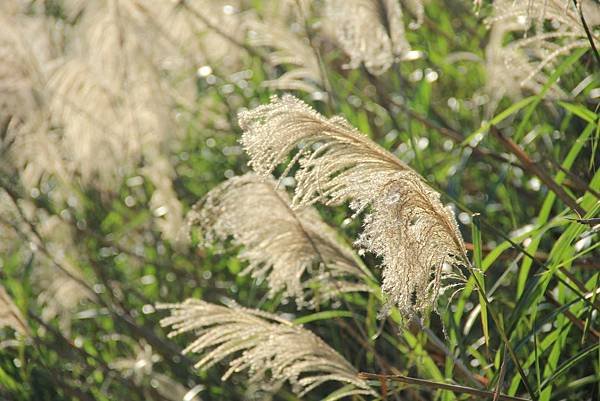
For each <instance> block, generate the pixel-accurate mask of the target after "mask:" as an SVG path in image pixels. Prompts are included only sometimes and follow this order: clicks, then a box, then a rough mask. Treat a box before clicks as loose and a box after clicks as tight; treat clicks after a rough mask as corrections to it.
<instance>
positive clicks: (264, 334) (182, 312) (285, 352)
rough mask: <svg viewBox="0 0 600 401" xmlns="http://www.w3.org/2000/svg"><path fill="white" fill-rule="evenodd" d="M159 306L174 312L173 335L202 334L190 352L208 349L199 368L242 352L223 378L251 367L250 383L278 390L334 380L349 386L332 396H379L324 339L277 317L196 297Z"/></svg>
mask: <svg viewBox="0 0 600 401" xmlns="http://www.w3.org/2000/svg"><path fill="white" fill-rule="evenodd" d="M158 307H159V308H162V309H170V310H171V316H170V317H167V318H164V319H162V320H161V325H162V326H170V327H171V328H172V329H173V331H172V332H171V333H170V334H169V336H170V337H173V336H176V335H178V334H182V333H186V332H193V333H195V334H196V336H197V338H196V340H194V341H193V342H192V343H191V344H190V345H189V346H188V347H187V348H186V349H185V350H184V352H185V353H188V352H193V353H202V358H201V359H200V361H198V363H196V367H201V368H203V369H208V368H210V367H211V366H213V365H214V364H216V363H218V362H220V361H222V360H224V359H227V358H228V357H231V356H234V355H237V357H235V359H233V360H231V361H230V362H229V369H228V370H227V371H226V372H225V374H224V375H223V377H222V379H223V380H226V379H228V378H229V377H230V376H231V375H232V374H234V373H237V372H242V371H246V370H247V371H248V373H249V376H250V383H252V384H262V385H263V386H264V387H265V390H270V389H271V390H273V389H277V388H279V386H280V385H281V384H283V383H284V382H289V383H290V384H291V385H292V389H293V390H294V392H296V393H297V394H298V396H299V397H302V396H303V395H305V394H306V393H308V392H310V391H311V390H313V389H315V388H316V387H318V386H320V385H322V384H323V383H326V382H331V381H333V382H339V383H342V384H343V385H345V388H346V390H345V391H343V392H342V393H337V396H336V397H334V398H331V400H335V399H340V398H342V397H347V396H350V395H357V394H362V395H366V394H369V395H375V392H374V391H373V390H372V389H370V387H369V386H368V385H367V384H366V382H365V381H363V380H361V379H359V378H358V377H357V374H358V372H357V371H356V370H355V369H354V367H353V366H352V365H351V364H350V363H349V362H348V361H346V359H344V358H343V357H342V356H341V355H340V354H338V353H337V352H336V351H335V350H334V349H332V348H331V347H329V346H328V345H327V344H326V343H325V342H323V340H321V339H320V338H319V337H317V336H316V335H314V334H313V333H311V332H310V331H308V330H306V329H304V328H302V327H300V326H297V325H294V324H293V323H291V322H289V321H287V320H284V319H282V318H280V317H278V316H277V315H273V314H270V313H266V312H262V311H259V310H255V309H247V308H242V307H239V306H232V307H225V306H219V305H214V304H210V303H208V302H204V301H201V300H193V299H189V300H187V301H185V302H184V303H182V304H170V305H159V306H158Z"/></svg>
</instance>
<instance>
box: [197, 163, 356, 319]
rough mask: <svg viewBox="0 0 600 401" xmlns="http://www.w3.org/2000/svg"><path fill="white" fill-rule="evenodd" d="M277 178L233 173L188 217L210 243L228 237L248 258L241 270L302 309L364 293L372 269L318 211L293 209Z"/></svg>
mask: <svg viewBox="0 0 600 401" xmlns="http://www.w3.org/2000/svg"><path fill="white" fill-rule="evenodd" d="M275 186H276V183H275V181H273V180H271V179H268V180H264V179H263V178H262V177H258V176H256V175H255V174H246V175H244V176H241V177H234V178H231V179H229V180H228V181H226V182H225V183H223V184H221V185H219V186H218V187H216V188H214V189H213V190H212V191H211V192H210V193H209V194H208V195H207V196H206V197H205V198H204V199H203V200H202V201H200V202H199V203H198V204H197V205H196V206H195V208H194V210H193V211H192V212H191V213H190V215H189V217H188V218H189V222H190V224H194V223H199V226H200V228H201V230H202V231H203V235H204V239H205V241H207V242H213V241H215V240H218V241H225V240H226V239H228V238H229V237H231V238H233V241H234V243H235V244H237V245H241V246H242V247H243V250H242V252H241V254H240V255H239V256H240V258H241V259H243V260H246V261H248V262H249V265H248V267H247V268H246V269H245V270H244V271H243V272H242V273H249V274H251V275H252V277H255V278H257V279H259V280H266V281H267V283H268V286H269V293H270V295H271V296H274V295H276V294H278V293H280V292H283V294H284V295H285V296H287V297H294V298H295V299H296V303H297V304H298V306H299V307H302V306H313V307H314V306H316V305H318V304H319V303H321V302H323V301H327V300H329V299H331V298H333V297H335V296H336V295H338V294H340V293H343V292H351V291H366V290H367V288H368V287H367V286H366V284H365V279H366V278H367V275H368V272H364V271H363V270H361V268H360V267H359V266H358V264H357V262H356V259H355V257H354V254H353V252H352V250H351V249H350V248H348V247H346V246H344V245H342V244H341V243H340V242H339V241H338V239H337V238H336V233H335V231H334V230H332V229H331V228H330V227H329V226H327V224H325V223H324V222H323V221H322V220H321V218H320V216H319V214H318V212H317V211H316V210H314V209H313V208H310V207H307V208H303V209H300V210H292V209H291V208H290V206H289V201H290V199H289V197H288V195H287V193H286V192H285V191H283V190H277V189H275Z"/></svg>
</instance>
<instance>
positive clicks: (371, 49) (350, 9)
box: [326, 0, 410, 75]
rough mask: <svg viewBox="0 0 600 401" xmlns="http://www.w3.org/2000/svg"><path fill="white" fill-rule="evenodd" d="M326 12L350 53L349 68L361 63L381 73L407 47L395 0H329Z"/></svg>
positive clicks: (330, 22)
mask: <svg viewBox="0 0 600 401" xmlns="http://www.w3.org/2000/svg"><path fill="white" fill-rule="evenodd" d="M326 15H327V20H328V22H329V24H331V26H332V27H334V31H335V34H336V37H337V40H338V42H339V43H340V46H341V47H342V49H343V50H344V52H346V54H348V56H349V57H350V63H349V64H348V68H357V67H358V66H360V64H361V63H364V65H365V67H366V68H367V70H369V72H370V73H372V74H376V75H378V74H382V73H384V72H385V71H387V70H388V69H389V68H390V66H391V65H392V64H393V63H394V62H395V61H396V59H399V58H401V57H402V56H403V55H404V54H405V53H406V52H407V51H409V50H410V45H409V44H408V41H407V40H406V38H405V33H404V22H403V21H402V8H401V7H400V3H399V2H398V0H328V1H327V3H326Z"/></svg>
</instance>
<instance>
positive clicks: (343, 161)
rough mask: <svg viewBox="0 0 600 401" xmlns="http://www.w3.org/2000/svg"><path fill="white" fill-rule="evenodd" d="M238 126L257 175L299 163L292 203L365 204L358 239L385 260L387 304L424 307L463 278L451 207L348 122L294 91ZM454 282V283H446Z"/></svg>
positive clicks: (406, 309) (413, 311)
mask: <svg viewBox="0 0 600 401" xmlns="http://www.w3.org/2000/svg"><path fill="white" fill-rule="evenodd" d="M239 124H240V126H241V128H242V129H243V131H244V134H243V137H242V144H243V146H244V148H245V150H246V152H247V153H248V155H249V156H250V162H249V164H250V165H251V166H252V168H253V169H254V170H255V171H256V172H257V173H259V174H261V175H269V174H270V173H271V172H272V171H273V170H274V169H275V167H277V166H278V165H280V164H285V163H286V162H288V155H290V154H291V153H292V152H293V150H294V149H295V148H299V150H298V152H297V153H296V155H295V156H294V157H293V159H292V160H291V162H289V163H288V168H287V170H286V172H284V174H283V175H284V176H285V175H287V173H288V172H289V171H290V169H291V168H292V167H294V166H295V165H298V166H299V168H298V170H297V172H296V173H295V178H296V181H297V185H296V188H295V196H294V198H293V202H292V203H293V205H294V207H305V206H309V205H311V204H314V203H316V202H322V203H324V204H326V205H339V204H341V203H343V202H344V201H346V200H351V201H352V202H351V204H350V206H351V207H352V208H353V209H354V210H355V212H356V214H359V213H361V212H362V211H363V210H365V209H367V208H370V210H371V212H370V214H369V215H367V216H366V217H365V220H364V231H363V233H362V235H361V237H360V238H359V240H358V241H357V242H358V244H359V245H361V246H362V247H363V248H364V249H366V250H368V251H370V252H372V253H374V254H376V255H378V256H380V257H381V258H382V260H383V286H382V287H383V290H384V292H385V293H386V294H387V296H388V298H389V302H388V305H394V304H395V305H397V306H398V308H399V309H400V311H401V312H402V313H403V314H404V315H406V316H413V315H417V314H424V313H427V312H428V311H429V310H431V309H432V308H434V307H435V303H436V300H437V297H438V294H439V292H440V291H441V290H442V289H443V288H444V287H445V286H446V285H454V284H456V282H455V281H454V280H455V279H461V278H462V277H461V276H462V274H461V272H460V269H458V268H454V269H447V268H445V266H446V265H460V264H463V265H466V264H468V259H467V256H466V250H465V247H464V243H463V240H462V237H461V234H460V231H459V229H458V226H457V224H456V221H455V218H454V214H453V212H452V210H451V209H449V208H446V207H444V206H443V205H442V203H441V202H440V199H439V198H440V195H439V194H438V193H437V192H435V191H434V190H432V189H431V188H430V187H429V186H428V185H427V184H426V183H425V182H424V181H423V179H422V177H420V176H419V175H418V174H417V173H416V172H415V171H413V170H412V169H411V168H410V167H409V166H408V165H406V164H405V163H403V162H402V161H400V160H398V159H397V158H396V157H395V156H394V155H392V154H391V153H389V152H388V151H386V150H385V149H383V148H381V147H380V146H378V145H377V144H375V143H374V142H372V141H371V140H370V139H369V138H367V137H366V136H364V135H363V134H361V133H360V132H359V131H357V130H356V129H355V128H353V127H352V126H350V125H349V124H348V122H347V121H346V120H344V119H343V118H341V117H333V118H331V119H327V118H325V117H323V116H322V115H320V114H319V113H317V112H316V111H315V110H313V109H312V108H311V107H309V106H308V105H306V104H305V103H303V102H302V101H300V100H298V99H296V98H294V97H293V96H290V95H286V96H284V97H282V98H278V97H274V98H272V101H271V103H270V104H267V105H262V106H259V107H257V108H255V109H254V110H250V111H245V112H242V113H241V114H240V115H239ZM449 280H452V281H453V283H450V282H449Z"/></svg>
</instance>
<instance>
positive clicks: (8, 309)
mask: <svg viewBox="0 0 600 401" xmlns="http://www.w3.org/2000/svg"><path fill="white" fill-rule="evenodd" d="M3 326H8V327H12V328H13V329H14V330H15V331H16V332H18V333H20V334H22V335H28V334H29V326H28V325H27V321H26V320H25V318H24V317H23V315H22V314H21V312H20V311H19V308H17V306H16V305H15V303H14V302H13V300H12V298H11V297H10V296H9V295H8V293H7V292H6V290H5V289H4V287H3V286H2V285H0V327H3Z"/></svg>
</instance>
